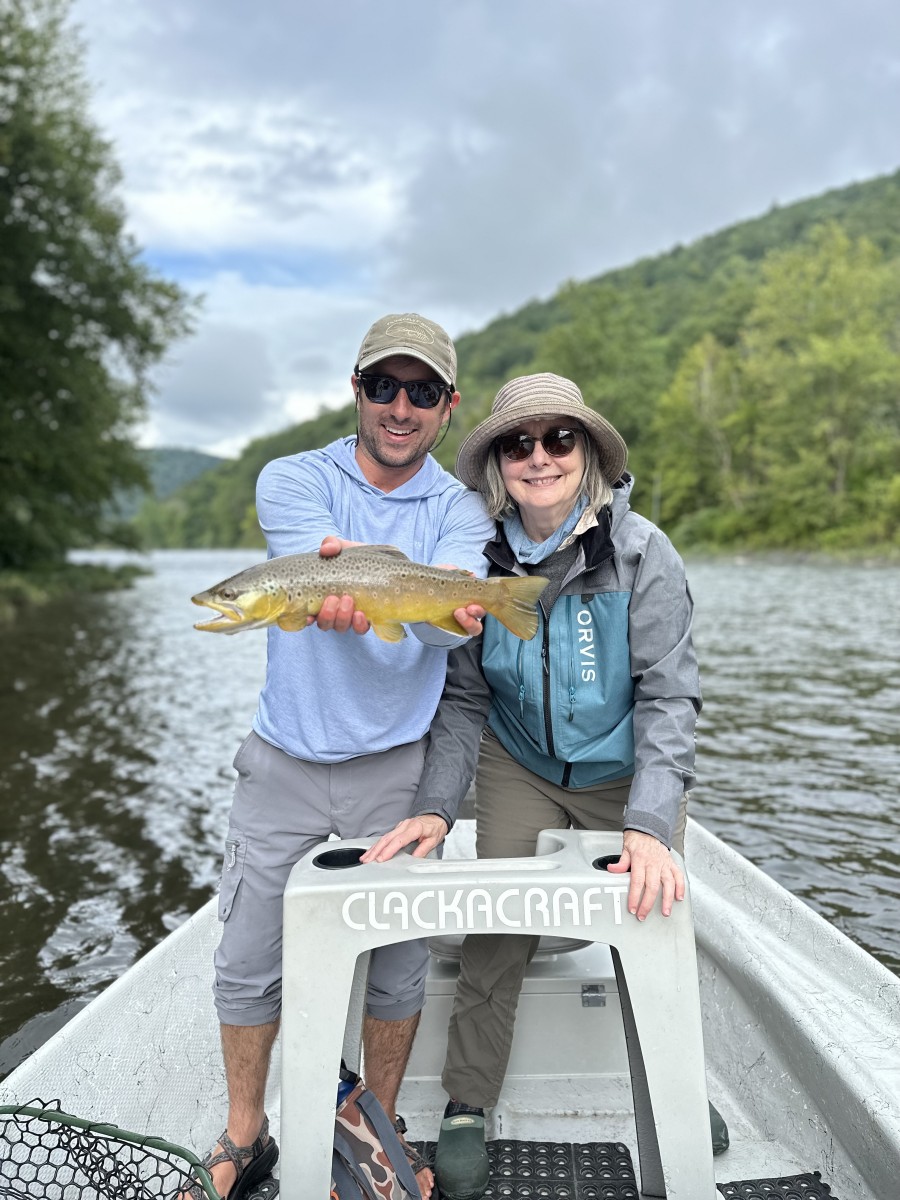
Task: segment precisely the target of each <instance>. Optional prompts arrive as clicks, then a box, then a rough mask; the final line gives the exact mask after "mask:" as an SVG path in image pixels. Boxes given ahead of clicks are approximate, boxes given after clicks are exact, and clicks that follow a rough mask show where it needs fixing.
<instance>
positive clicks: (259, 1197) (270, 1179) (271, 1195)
mask: <svg viewBox="0 0 900 1200" xmlns="http://www.w3.org/2000/svg"><path fill="white" fill-rule="evenodd" d="M278 1190H279V1183H278V1180H277V1179H276V1178H275V1176H274V1175H267V1176H266V1177H265V1179H261V1180H260V1181H259V1183H258V1184H256V1186H255V1187H254V1188H253V1190H252V1191H251V1192H248V1193H247V1197H246V1200H275V1197H276V1196H277V1195H278Z"/></svg>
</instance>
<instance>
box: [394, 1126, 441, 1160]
mask: <svg viewBox="0 0 900 1200" xmlns="http://www.w3.org/2000/svg"><path fill="white" fill-rule="evenodd" d="M394 1129H395V1130H396V1132H397V1136H398V1137H399V1138H400V1145H401V1146H402V1147H403V1153H404V1154H405V1155H406V1157H407V1158H408V1159H409V1165H410V1166H411V1167H412V1173H413V1175H418V1173H419V1172H420V1171H432V1170H433V1169H434V1168H433V1167H432V1165H431V1163H430V1162H429V1161H428V1159H427V1158H423V1157H422V1155H421V1154H420V1153H419V1151H418V1150H417V1149H416V1148H415V1146H411V1145H410V1144H409V1142H408V1141H407V1140H406V1136H405V1135H406V1122H405V1121H404V1120H403V1118H402V1117H401V1116H400V1114H399V1113H398V1114H397V1117H396V1120H395V1121H394Z"/></svg>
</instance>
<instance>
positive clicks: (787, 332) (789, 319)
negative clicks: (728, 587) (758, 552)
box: [742, 223, 900, 546]
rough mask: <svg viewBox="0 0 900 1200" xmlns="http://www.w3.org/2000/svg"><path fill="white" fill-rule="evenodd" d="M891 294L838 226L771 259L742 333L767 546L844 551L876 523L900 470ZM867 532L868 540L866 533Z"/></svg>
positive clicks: (868, 250) (888, 275) (875, 260)
mask: <svg viewBox="0 0 900 1200" xmlns="http://www.w3.org/2000/svg"><path fill="white" fill-rule="evenodd" d="M898 330H900V288H898V282H897V272H896V263H895V262H892V263H889V264H885V263H884V262H883V261H882V256H881V254H880V252H879V251H878V250H877V249H876V247H875V246H874V245H873V244H872V243H871V242H870V241H868V240H867V239H865V238H860V239H858V240H856V241H854V240H851V239H850V237H848V235H847V234H846V232H845V231H844V230H843V229H841V227H840V226H838V225H836V224H833V223H832V224H826V225H822V226H820V227H818V228H817V229H815V230H813V231H812V232H811V234H810V236H809V238H808V240H807V241H806V242H805V243H804V244H802V245H800V246H798V247H796V248H794V249H791V250H785V251H781V252H779V253H777V254H773V255H770V256H769V258H768V259H767V260H766V264H765V267H764V271H763V280H762V284H761V286H760V288H759V289H758V291H757V294H756V300H755V304H754V308H753V311H752V312H751V314H750V316H749V319H748V322H747V325H746V328H745V333H744V338H743V367H742V375H743V379H744V387H745V389H746V392H747V393H748V395H749V396H750V397H752V398H753V399H754V401H755V409H756V414H757V420H758V437H757V439H756V446H755V462H754V471H755V473H756V475H757V478H758V479H759V482H760V484H761V486H760V487H759V491H758V496H757V502H756V505H755V509H756V514H755V519H756V523H757V528H758V532H759V534H760V535H761V536H762V538H763V539H764V541H765V542H766V544H768V545H776V546H790V545H811V544H817V545H837V544H841V543H843V544H852V543H853V542H854V541H857V540H859V539H860V538H863V537H868V536H873V534H872V532H871V530H873V529H878V528H880V525H879V522H880V511H881V508H882V505H883V503H884V497H883V487H882V484H883V483H884V482H885V481H889V480H891V479H892V478H893V477H895V476H896V475H897V473H898V468H900V354H898V349H900V347H898V344H897V343H898ZM874 536H877V534H875V535H874Z"/></svg>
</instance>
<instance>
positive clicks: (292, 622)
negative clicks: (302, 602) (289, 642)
mask: <svg viewBox="0 0 900 1200" xmlns="http://www.w3.org/2000/svg"><path fill="white" fill-rule="evenodd" d="M275 624H276V625H277V626H278V628H279V629H283V630H284V631H285V632H286V633H296V632H297V630H298V629H305V628H306V613H283V614H282V615H281V616H280V617H279V618H278V620H277V621H276V622H275Z"/></svg>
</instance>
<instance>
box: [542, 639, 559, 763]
mask: <svg viewBox="0 0 900 1200" xmlns="http://www.w3.org/2000/svg"><path fill="white" fill-rule="evenodd" d="M541 664H542V665H543V668H544V728H545V729H546V731H547V753H548V754H549V755H550V757H551V758H556V751H555V749H554V746H553V721H552V720H551V718H550V621H549V620H548V619H547V618H546V617H545V618H544V638H543V642H542V643H541Z"/></svg>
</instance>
